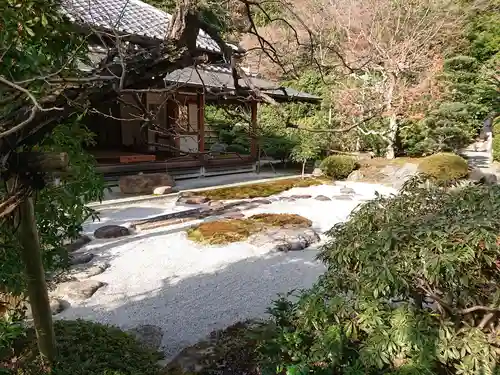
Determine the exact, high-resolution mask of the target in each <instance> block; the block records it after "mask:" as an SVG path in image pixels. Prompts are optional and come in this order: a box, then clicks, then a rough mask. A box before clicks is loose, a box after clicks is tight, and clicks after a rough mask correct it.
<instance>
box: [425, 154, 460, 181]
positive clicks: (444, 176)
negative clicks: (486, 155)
mask: <svg viewBox="0 0 500 375" xmlns="http://www.w3.org/2000/svg"><path fill="white" fill-rule="evenodd" d="M419 171H420V172H421V173H422V174H424V175H425V176H427V177H429V178H431V179H433V180H436V181H441V182H446V181H456V180H460V179H462V178H465V177H467V175H468V174H469V166H468V164H467V160H465V159H464V158H462V157H460V156H458V155H456V154H451V153H439V154H434V155H431V156H427V157H426V158H424V159H423V160H422V162H421V163H420V165H419Z"/></svg>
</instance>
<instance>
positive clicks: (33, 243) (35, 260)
mask: <svg viewBox="0 0 500 375" xmlns="http://www.w3.org/2000/svg"><path fill="white" fill-rule="evenodd" d="M19 238H20V241H21V245H22V252H21V258H22V260H23V262H24V266H25V270H26V276H27V279H28V297H29V301H30V305H31V311H32V314H33V320H34V323H35V331H36V336H37V341H38V349H39V350H40V354H41V355H42V356H43V357H44V358H45V359H46V360H48V361H49V363H52V362H53V361H54V359H55V355H56V345H55V336H54V328H53V324H52V312H51V310H50V303H49V296H48V293H47V284H46V283H45V272H44V269H43V264H42V254H41V251H40V242H39V239H38V231H37V228H36V222H35V212H34V207H33V199H32V198H31V197H28V198H25V199H24V200H23V201H22V202H21V204H20V205H19Z"/></svg>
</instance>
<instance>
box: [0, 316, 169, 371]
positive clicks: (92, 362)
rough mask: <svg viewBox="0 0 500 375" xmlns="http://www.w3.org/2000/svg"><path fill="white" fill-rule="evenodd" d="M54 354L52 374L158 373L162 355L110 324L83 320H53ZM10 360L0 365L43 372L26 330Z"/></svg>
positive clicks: (31, 337) (42, 366)
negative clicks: (55, 347)
mask: <svg viewBox="0 0 500 375" xmlns="http://www.w3.org/2000/svg"><path fill="white" fill-rule="evenodd" d="M54 331H55V335H56V345H57V358H56V362H55V363H54V365H53V367H52V372H50V374H53V375H108V374H109V375H136V374H143V375H157V374H159V372H160V369H159V367H158V365H157V362H158V360H159V359H160V358H161V356H160V354H159V353H154V352H152V351H150V350H148V349H146V348H144V347H143V346H141V345H140V344H139V343H138V342H137V341H136V339H135V338H134V337H132V336H130V335H128V334H126V333H125V332H123V331H121V330H120V329H118V328H116V327H112V326H107V325H102V324H98V323H94V322H89V321H84V320H57V321H55V322H54ZM20 344H22V345H21V346H20V347H19V348H18V350H17V353H15V356H13V357H12V358H11V359H10V361H9V360H7V361H5V362H2V360H0V368H1V367H7V368H10V369H11V371H12V372H11V373H12V374H16V375H45V374H49V372H47V371H46V368H45V366H44V365H43V363H42V361H41V359H40V358H39V357H36V354H35V353H37V349H36V337H35V334H34V332H33V331H32V330H28V331H27V333H26V338H24V339H22V340H20Z"/></svg>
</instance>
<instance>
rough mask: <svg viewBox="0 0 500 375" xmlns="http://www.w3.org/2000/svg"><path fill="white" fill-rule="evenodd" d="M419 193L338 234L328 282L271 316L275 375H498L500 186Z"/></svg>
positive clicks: (370, 210)
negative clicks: (285, 373)
mask: <svg viewBox="0 0 500 375" xmlns="http://www.w3.org/2000/svg"><path fill="white" fill-rule="evenodd" d="M421 182H422V181H417V180H414V181H411V182H410V183H408V185H407V186H406V187H405V188H404V189H403V191H402V193H401V194H400V195H398V196H397V197H391V198H383V197H379V198H377V199H376V200H374V201H372V202H369V203H367V204H365V205H363V206H361V207H360V208H359V209H358V210H357V211H356V212H355V213H354V214H353V215H352V217H351V219H350V220H349V221H348V222H346V223H342V224H338V225H336V226H335V227H334V228H332V230H331V231H330V232H329V233H328V235H329V237H330V238H331V240H330V241H329V242H328V243H327V244H326V245H325V246H324V247H323V249H322V251H321V254H320V259H321V260H322V261H323V262H324V263H325V264H326V265H327V267H328V270H327V272H326V273H325V274H324V276H322V277H321V278H320V280H319V281H318V283H317V284H316V285H315V286H314V287H313V288H312V289H310V290H307V291H305V292H302V293H301V294H299V296H298V299H294V300H293V301H292V300H289V299H287V298H282V299H280V300H279V301H277V302H276V303H275V304H274V306H273V308H272V309H271V313H272V316H273V321H274V324H275V335H274V338H273V339H272V340H268V341H266V343H265V345H263V346H262V348H261V349H262V353H263V355H264V360H263V361H262V365H263V367H264V368H265V369H266V370H267V371H268V373H281V372H280V371H283V370H286V372H287V374H346V375H347V374H349V375H354V374H359V375H361V374H363V375H366V374H415V375H417V374H478V375H479V374H484V375H487V374H495V373H498V371H499V369H498V368H496V366H497V362H499V360H500V358H499V353H498V347H499V345H500V336H499V333H500V332H499V331H498V329H499V323H500V319H499V318H500V309H499V306H500V288H499V285H500V284H499V282H500V271H499V267H500V266H499V261H498V259H499V258H500V241H499V233H500V216H499V215H498V212H499V210H500V186H468V187H465V188H449V189H442V188H438V187H435V186H430V187H429V186H428V187H425V185H423V184H421ZM283 373H284V372H283Z"/></svg>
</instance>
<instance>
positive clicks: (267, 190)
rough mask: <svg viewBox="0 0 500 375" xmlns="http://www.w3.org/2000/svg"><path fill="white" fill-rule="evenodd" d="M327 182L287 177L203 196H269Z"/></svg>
mask: <svg viewBox="0 0 500 375" xmlns="http://www.w3.org/2000/svg"><path fill="white" fill-rule="evenodd" d="M325 182H326V181H325V180H322V179H319V178H287V179H284V180H276V181H270V182H263V183H258V184H249V185H241V186H235V187H228V188H220V189H213V190H206V191H204V192H203V193H202V194H203V196H205V197H207V198H210V199H211V200H224V199H247V198H258V197H269V196H271V195H274V194H279V193H282V192H284V191H286V190H290V189H292V188H294V187H308V186H313V185H322V184H324V183H325Z"/></svg>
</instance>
